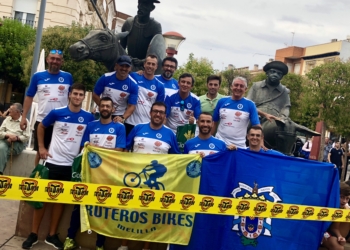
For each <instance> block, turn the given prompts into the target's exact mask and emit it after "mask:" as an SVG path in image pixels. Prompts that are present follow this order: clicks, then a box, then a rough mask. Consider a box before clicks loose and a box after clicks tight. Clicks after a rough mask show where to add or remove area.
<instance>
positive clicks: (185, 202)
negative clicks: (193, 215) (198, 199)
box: [180, 194, 195, 210]
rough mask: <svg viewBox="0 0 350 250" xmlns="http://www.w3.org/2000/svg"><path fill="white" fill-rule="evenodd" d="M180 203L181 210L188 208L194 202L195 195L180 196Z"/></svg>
mask: <svg viewBox="0 0 350 250" xmlns="http://www.w3.org/2000/svg"><path fill="white" fill-rule="evenodd" d="M180 204H181V206H182V209H183V210H188V209H189V208H190V207H191V206H192V205H194V204H195V197H194V196H193V195H191V194H185V195H184V196H182V199H181V200H180Z"/></svg>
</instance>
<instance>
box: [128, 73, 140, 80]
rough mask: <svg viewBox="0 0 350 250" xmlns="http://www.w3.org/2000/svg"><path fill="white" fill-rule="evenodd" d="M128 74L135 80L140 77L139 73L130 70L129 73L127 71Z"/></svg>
mask: <svg viewBox="0 0 350 250" xmlns="http://www.w3.org/2000/svg"><path fill="white" fill-rule="evenodd" d="M129 76H131V77H132V79H134V80H135V81H137V79H139V78H140V75H139V74H137V73H136V72H130V73H129Z"/></svg>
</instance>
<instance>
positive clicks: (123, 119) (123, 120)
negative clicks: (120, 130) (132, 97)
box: [120, 115, 125, 123]
mask: <svg viewBox="0 0 350 250" xmlns="http://www.w3.org/2000/svg"><path fill="white" fill-rule="evenodd" d="M120 118H122V123H124V122H125V118H124V116H122V115H121V116H120Z"/></svg>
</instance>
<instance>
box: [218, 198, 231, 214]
mask: <svg viewBox="0 0 350 250" xmlns="http://www.w3.org/2000/svg"><path fill="white" fill-rule="evenodd" d="M218 208H219V209H220V212H221V213H226V211H227V210H229V209H231V208H232V201H231V200H230V199H221V201H220V203H219V205H218Z"/></svg>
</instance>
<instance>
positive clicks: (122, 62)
mask: <svg viewBox="0 0 350 250" xmlns="http://www.w3.org/2000/svg"><path fill="white" fill-rule="evenodd" d="M116 64H119V65H128V66H131V59H130V57H129V56H127V55H123V56H120V57H119V58H118V59H117V62H116Z"/></svg>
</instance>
